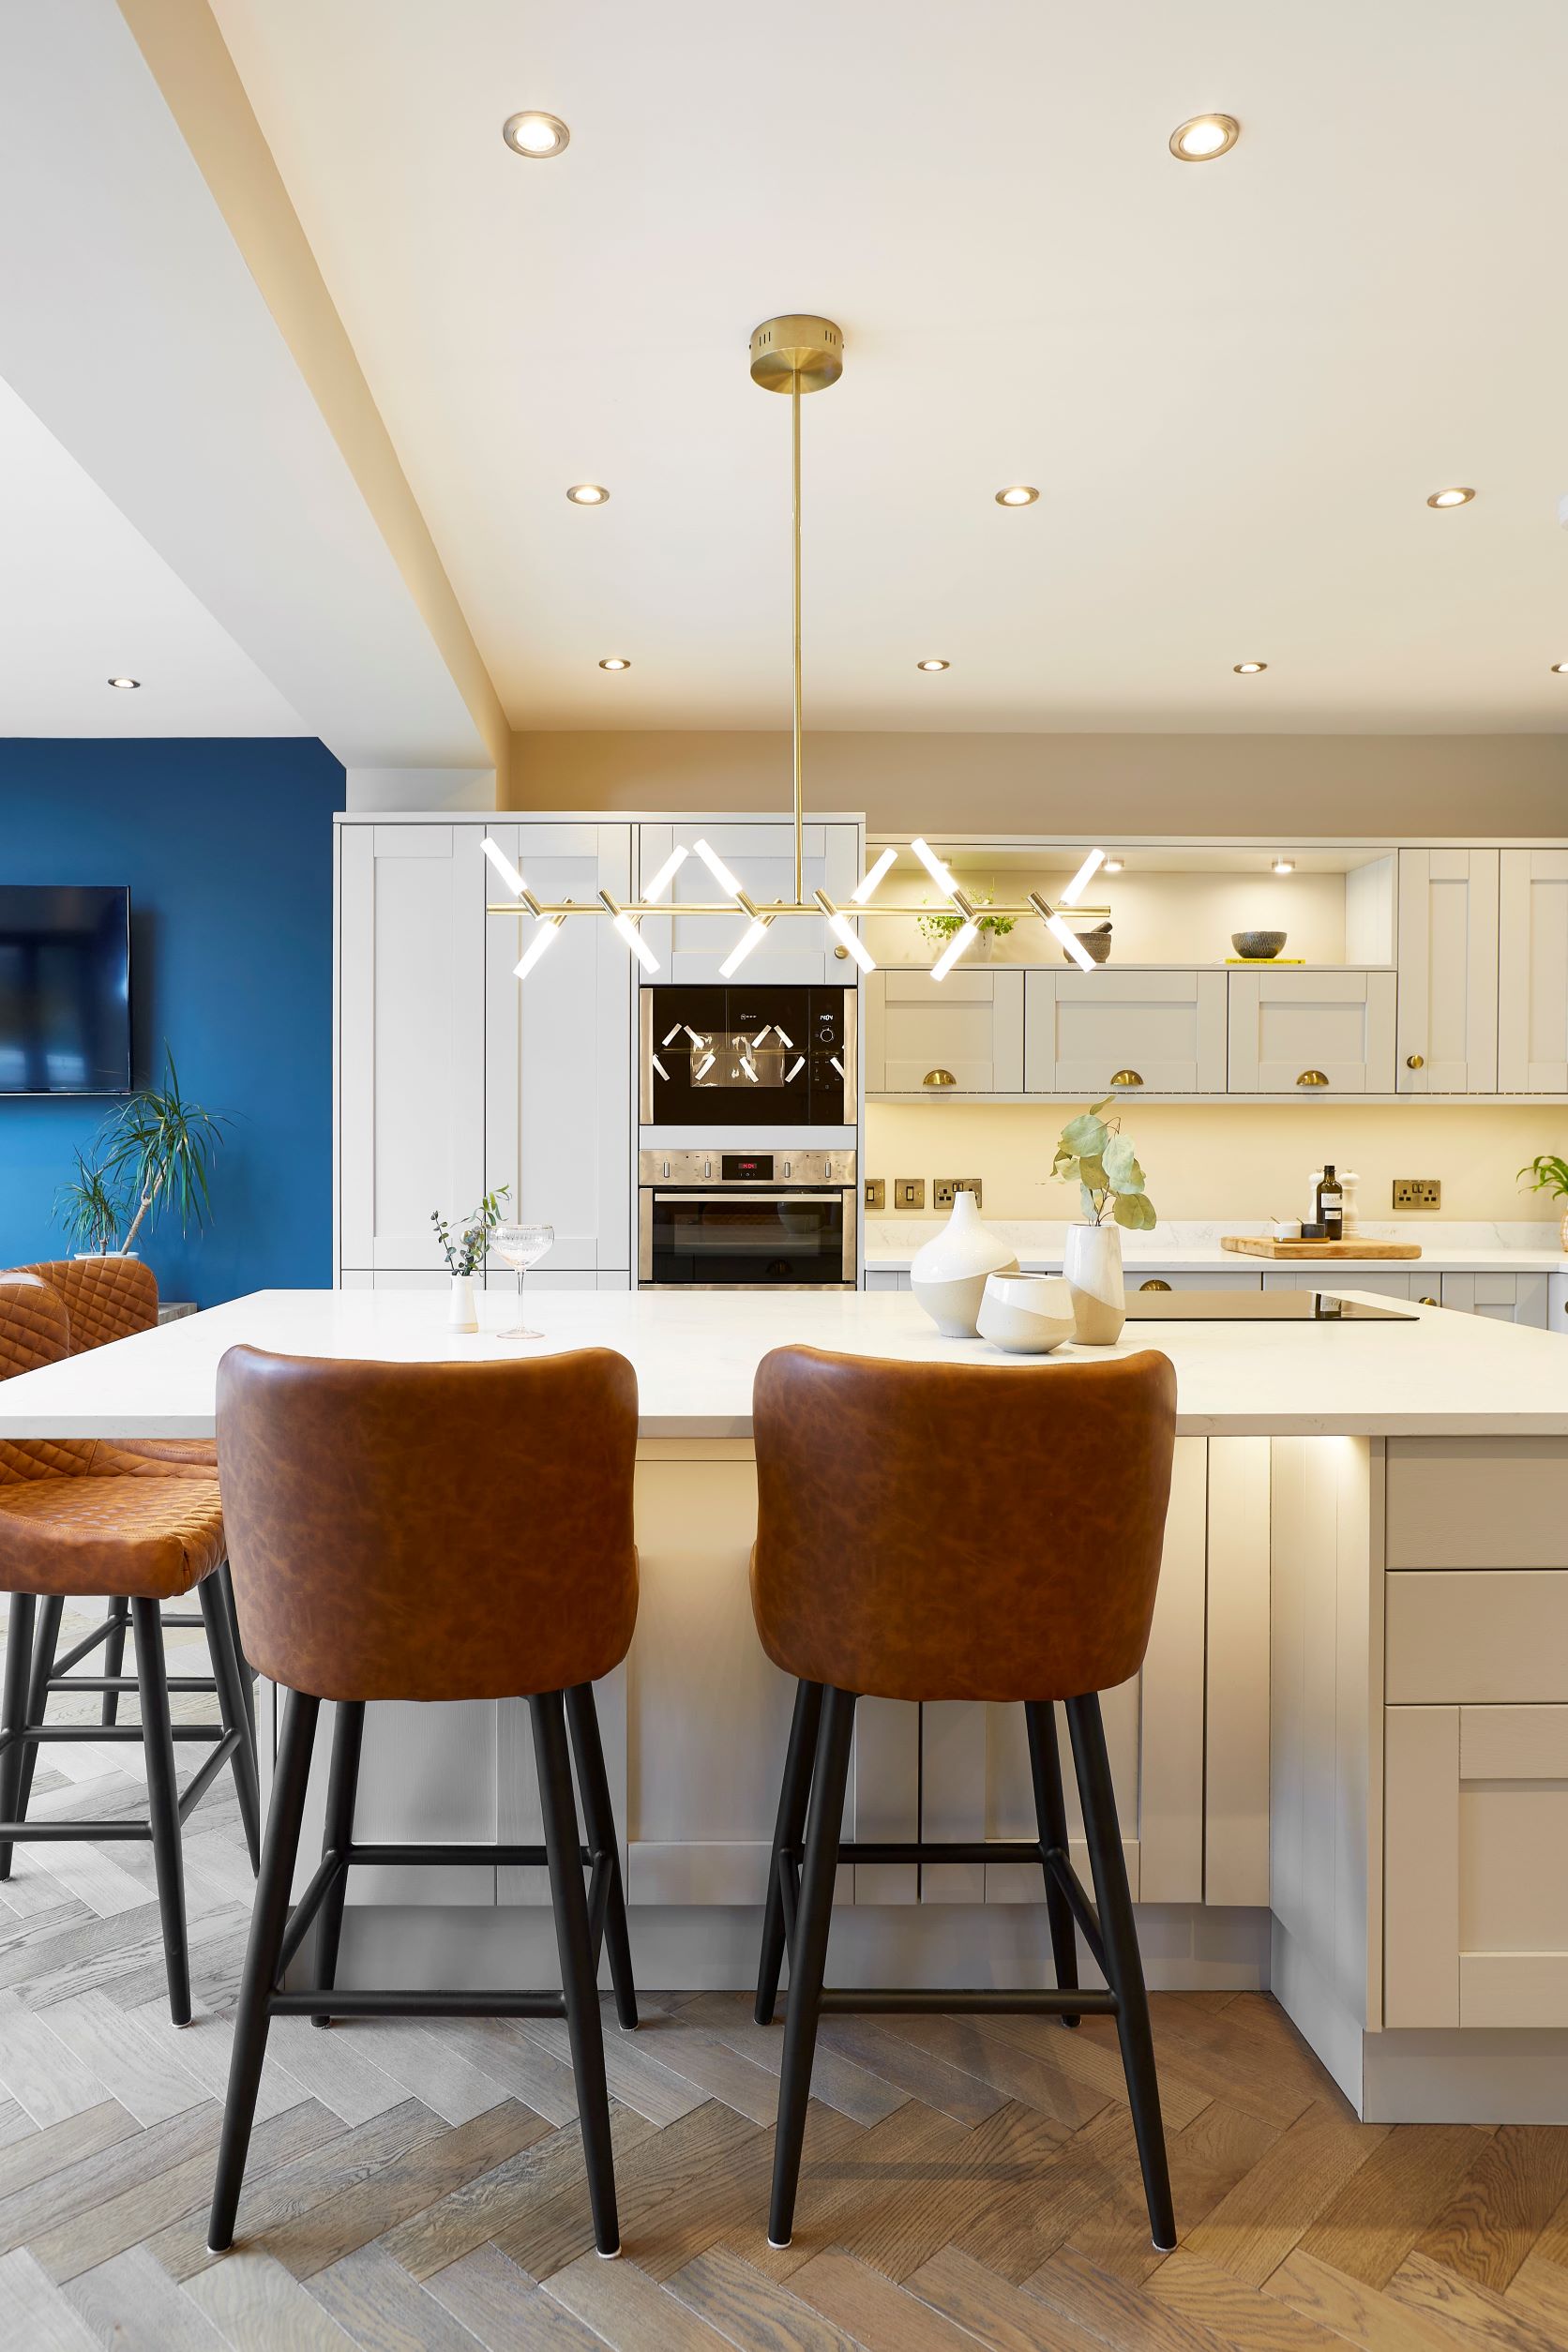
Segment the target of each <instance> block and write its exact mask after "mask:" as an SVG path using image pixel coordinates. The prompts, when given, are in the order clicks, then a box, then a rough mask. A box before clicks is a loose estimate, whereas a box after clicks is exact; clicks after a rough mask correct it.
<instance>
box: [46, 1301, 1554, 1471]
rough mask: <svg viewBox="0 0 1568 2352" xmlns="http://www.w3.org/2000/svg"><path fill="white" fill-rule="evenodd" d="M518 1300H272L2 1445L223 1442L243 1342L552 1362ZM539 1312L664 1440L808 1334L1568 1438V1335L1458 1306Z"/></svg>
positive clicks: (49, 1412)
mask: <svg viewBox="0 0 1568 2352" xmlns="http://www.w3.org/2000/svg"><path fill="white" fill-rule="evenodd" d="M1324 1287H1327V1286H1324ZM1334 1287H1336V1288H1343V1289H1345V1291H1346V1293H1347V1294H1348V1295H1354V1293H1353V1290H1352V1289H1351V1286H1350V1285H1349V1284H1344V1285H1336V1286H1334ZM1372 1304H1381V1305H1387V1304H1388V1302H1387V1300H1381V1301H1376V1300H1375V1301H1373V1302H1372ZM516 1305H517V1302H516V1299H515V1296H514V1295H513V1293H512V1292H511V1290H510V1289H507V1290H505V1291H492V1292H489V1293H487V1294H484V1295H483V1296H481V1298H480V1301H479V1312H480V1316H481V1319H482V1323H483V1325H485V1326H488V1328H481V1330H480V1331H479V1332H478V1333H477V1334H461V1333H453V1332H449V1331H448V1330H447V1329H446V1327H445V1308H446V1302H445V1297H444V1296H443V1295H442V1294H441V1293H440V1292H438V1291H424V1290H350V1291H332V1290H262V1291H257V1292H254V1293H253V1294H252V1295H251V1296H250V1297H249V1298H244V1299H235V1300H234V1301H232V1302H231V1303H230V1304H228V1305H226V1306H219V1307H212V1308H209V1309H208V1310H207V1311H206V1312H205V1313H204V1314H201V1315H193V1316H189V1317H188V1318H187V1319H185V1320H184V1321H181V1322H176V1323H169V1324H166V1325H164V1327H163V1328H162V1329H161V1330H158V1331H150V1332H142V1333H139V1334H137V1335H136V1337H134V1338H132V1339H122V1340H117V1341H116V1342H114V1344H113V1346H111V1347H107V1348H98V1349H93V1350H92V1351H91V1352H89V1353H88V1354H85V1355H81V1356H75V1357H72V1358H70V1359H69V1360H68V1361H67V1362H66V1363H64V1364H49V1365H47V1366H45V1367H44V1368H43V1369H42V1370H40V1371H38V1372H27V1373H23V1374H20V1375H18V1376H17V1377H16V1378H15V1379H13V1380H5V1381H0V1438H45V1437H71V1438H90V1437H115V1436H122V1437H136V1436H140V1437H200V1436H205V1435H210V1434H211V1431H212V1428H213V1425H214V1401H213V1400H214V1395H215V1386H216V1376H217V1370H218V1364H219V1358H220V1357H221V1356H222V1354H223V1351H224V1349H226V1348H230V1347H233V1346H234V1343H235V1342H236V1341H240V1340H246V1341H249V1342H251V1343H252V1344H253V1345H255V1346H257V1347H262V1348H272V1349H279V1350H281V1351H283V1352H286V1353H292V1354H298V1355H314V1356H334V1357H355V1356H360V1357H373V1358H377V1359H380V1360H382V1361H384V1362H400V1363H441V1362H445V1361H459V1362H463V1363H486V1362H494V1361H495V1360H497V1359H500V1358H506V1357H511V1356H515V1355H516V1354H517V1353H518V1352H519V1350H520V1348H522V1347H524V1346H528V1347H530V1348H531V1350H532V1352H535V1353H537V1352H539V1346H540V1343H537V1342H534V1343H527V1342H519V1341H515V1340H510V1341H509V1340H504V1339H501V1338H500V1337H498V1336H496V1335H495V1334H496V1332H497V1328H498V1327H499V1326H500V1325H502V1324H503V1323H505V1321H507V1320H509V1319H511V1318H512V1317H513V1316H514V1315H515V1313H516ZM529 1312H530V1314H531V1315H532V1316H533V1317H534V1319H535V1320H536V1321H537V1322H538V1323H539V1324H540V1325H541V1326H542V1327H543V1329H544V1330H545V1332H546V1334H547V1338H546V1341H545V1342H544V1343H543V1344H544V1349H545V1351H547V1352H548V1351H549V1350H550V1349H565V1348H581V1347H592V1346H599V1347H608V1348H615V1349H619V1350H620V1351H621V1352H622V1353H623V1354H624V1355H626V1356H628V1357H629V1358H630V1360H631V1362H632V1364H634V1365H635V1366H636V1369H637V1377H638V1385H639V1389H640V1392H641V1428H642V1434H643V1435H644V1437H648V1438H661V1437H664V1438H699V1437H706V1438H713V1437H728V1438H744V1437H747V1436H749V1435H750V1429H751V1386H752V1380H753V1376H754V1374H755V1372H756V1368H757V1364H758V1363H759V1361H760V1359H761V1357H762V1356H763V1355H765V1354H766V1353H767V1351H768V1349H770V1348H774V1347H778V1346H781V1345H783V1344H785V1343H786V1342H791V1341H803V1342H807V1343H808V1344H810V1345H811V1346H814V1347H819V1348H827V1349H837V1350H840V1351H843V1352H845V1353H849V1354H860V1355H873V1356H889V1357H896V1358H897V1359H899V1360H900V1361H903V1362H906V1363H923V1364H1002V1363H1015V1364H1016V1363H1033V1364H1035V1366H1036V1368H1037V1369H1038V1371H1039V1373H1040V1377H1041V1378H1042V1379H1046V1380H1048V1379H1049V1377H1050V1374H1051V1372H1052V1370H1053V1369H1054V1368H1055V1367H1056V1366H1057V1365H1058V1364H1070V1363H1075V1362H1079V1363H1081V1362H1083V1361H1085V1360H1093V1361H1096V1362H1103V1361H1104V1359H1105V1358H1106V1356H1107V1355H1108V1354H1111V1353H1116V1354H1122V1355H1127V1354H1132V1353H1134V1352H1135V1351H1136V1350H1137V1349H1142V1348H1159V1349H1163V1351H1164V1352H1165V1353H1166V1354H1167V1355H1168V1356H1169V1357H1170V1358H1171V1360H1172V1362H1173V1363H1174V1364H1175V1365H1176V1371H1177V1380H1178V1410H1179V1415H1180V1426H1181V1427H1182V1429H1183V1430H1184V1431H1186V1432H1189V1433H1191V1434H1193V1435H1214V1434H1218V1435H1234V1436H1266V1435H1271V1434H1274V1435H1294V1436H1303V1435H1314V1436H1316V1435H1322V1436H1327V1435H1334V1434H1342V1435H1349V1436H1367V1437H1380V1436H1408V1437H1440V1436H1443V1437H1449V1436H1487V1435H1497V1436H1502V1435H1512V1436H1527V1437H1568V1345H1564V1343H1563V1341H1562V1340H1560V1339H1559V1338H1558V1337H1556V1336H1555V1335H1554V1334H1551V1333H1548V1332H1543V1331H1534V1330H1524V1329H1520V1328H1519V1327H1517V1326H1516V1325H1514V1324H1512V1323H1501V1322H1495V1321H1492V1320H1491V1319H1488V1318H1485V1317H1481V1316H1471V1315H1456V1314H1453V1313H1449V1312H1445V1311H1444V1310H1443V1309H1441V1308H1438V1307H1429V1308H1421V1309H1416V1308H1412V1309H1411V1310H1410V1312H1411V1314H1412V1315H1414V1316H1415V1317H1416V1318H1417V1319H1416V1320H1414V1321H1412V1322H1408V1323H1407V1322H1380V1323H1364V1324H1353V1323H1352V1324H1347V1325H1339V1326H1334V1325H1332V1324H1321V1323H1319V1324H1310V1323H1307V1324H1294V1325H1292V1324H1283V1323H1282V1324H1247V1323H1234V1322H1227V1323H1207V1324H1204V1323H1196V1324H1195V1323H1146V1324H1139V1325H1138V1326H1129V1329H1128V1332H1127V1334H1125V1335H1124V1337H1123V1342H1122V1343H1121V1344H1120V1345H1119V1347H1118V1348H1117V1349H1079V1348H1077V1347H1072V1346H1069V1347H1066V1348H1063V1349H1060V1350H1059V1351H1058V1352H1057V1353H1056V1354H1055V1355H1054V1356H1047V1357H1042V1358H1037V1359H1035V1358H1022V1357H1004V1356H1003V1355H1002V1354H1001V1353H1000V1351H999V1350H997V1349H994V1348H992V1347H990V1346H988V1344H987V1343H986V1342H984V1341H982V1340H973V1339H972V1340H953V1339H943V1338H942V1337H941V1336H940V1335H939V1334H938V1333H937V1331H936V1329H935V1326H934V1325H933V1324H932V1323H931V1322H930V1321H929V1320H928V1319H927V1317H926V1315H925V1314H924V1313H923V1312H922V1310H921V1308H920V1307H919V1305H918V1304H916V1302H915V1300H914V1299H913V1297H912V1295H911V1294H910V1293H908V1292H907V1291H892V1292H866V1291H796V1292H792V1293H789V1294H787V1295H779V1294H776V1295H773V1296H766V1297H764V1296H761V1295H759V1294H758V1293H756V1292H728V1293H726V1292H716V1291H698V1292H693V1293H690V1294H687V1295H682V1294H679V1293H673V1292H665V1291H643V1292H641V1293H640V1292H637V1291H605V1290H598V1291H593V1290H585V1291H550V1292H547V1291H543V1290H541V1291H537V1292H535V1294H534V1295H533V1296H532V1297H531V1299H530V1301H529Z"/></svg>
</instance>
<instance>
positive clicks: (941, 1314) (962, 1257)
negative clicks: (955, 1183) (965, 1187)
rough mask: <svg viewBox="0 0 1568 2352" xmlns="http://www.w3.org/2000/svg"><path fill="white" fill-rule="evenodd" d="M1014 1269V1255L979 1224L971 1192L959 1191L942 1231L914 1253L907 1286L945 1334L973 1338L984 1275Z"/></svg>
mask: <svg viewBox="0 0 1568 2352" xmlns="http://www.w3.org/2000/svg"><path fill="white" fill-rule="evenodd" d="M1017 1272H1018V1259H1017V1257H1016V1255H1015V1254H1014V1252H1013V1251H1012V1250H1011V1249H1010V1248H1009V1247H1008V1245H1007V1244H1006V1243H1005V1242H1004V1241H1003V1239H1002V1236H1001V1235H1000V1234H999V1233H993V1232H992V1231H991V1229H990V1228H989V1227H988V1226H985V1225H982V1224H981V1222H980V1212H979V1210H978V1209H977V1208H976V1207H975V1205H974V1195H973V1194H972V1192H961V1193H959V1194H958V1195H957V1198H956V1199H955V1200H954V1202H953V1214H952V1215H951V1216H950V1217H949V1218H948V1220H947V1223H946V1224H945V1225H944V1226H943V1227H942V1231H941V1232H940V1233H939V1234H937V1235H936V1237H935V1239H934V1240H932V1241H929V1242H927V1244H926V1246H925V1248H924V1249H921V1250H917V1251H916V1253H915V1257H914V1263H913V1264H912V1266H911V1268H910V1289H912V1291H913V1292H914V1295H915V1297H916V1298H917V1299H918V1300H919V1301H920V1304H921V1305H922V1306H923V1307H924V1308H925V1310H926V1312H927V1315H928V1316H929V1317H930V1319H931V1320H932V1322H933V1323H935V1325H936V1327H937V1329H938V1331H940V1332H941V1333H942V1334H943V1335H944V1336H945V1337H946V1338H948V1339H972V1338H973V1337H974V1335H975V1333H976V1330H977V1328H978V1324H979V1317H980V1302H981V1300H982V1299H983V1298H984V1297H985V1295H986V1277H987V1275H988V1274H1017Z"/></svg>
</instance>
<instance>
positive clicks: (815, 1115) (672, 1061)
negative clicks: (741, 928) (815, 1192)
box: [641, 982, 858, 1130]
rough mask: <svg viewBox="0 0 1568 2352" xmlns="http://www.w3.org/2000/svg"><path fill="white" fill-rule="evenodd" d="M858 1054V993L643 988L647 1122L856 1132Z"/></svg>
mask: <svg viewBox="0 0 1568 2352" xmlns="http://www.w3.org/2000/svg"><path fill="white" fill-rule="evenodd" d="M855 1051H856V1046H855V992H854V990H853V988H789V987H781V986H778V985H776V984H774V983H771V982H762V983H760V984H758V985H756V986H754V987H751V988H743V987H741V986H740V985H739V984H738V983H737V984H736V985H734V986H733V987H731V988H719V987H713V988H703V987H692V988H681V987H679V986H674V987H665V988H644V989H642V990H641V1120H642V1124H643V1125H644V1126H645V1127H649V1126H684V1127H691V1126H699V1127H701V1128H702V1129H704V1130H707V1129H711V1128H716V1127H780V1128H782V1127H852V1126H853V1125H854V1123H855V1120H856V1116H857V1108H858V1106H857V1099H856V1096H857V1090H856V1085H855V1066H856V1063H855Z"/></svg>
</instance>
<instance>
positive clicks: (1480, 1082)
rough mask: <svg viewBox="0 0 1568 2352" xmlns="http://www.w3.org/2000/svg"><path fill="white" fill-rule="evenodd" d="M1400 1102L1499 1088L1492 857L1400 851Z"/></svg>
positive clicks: (1494, 867) (1494, 865) (1494, 863)
mask: <svg viewBox="0 0 1568 2352" xmlns="http://www.w3.org/2000/svg"><path fill="white" fill-rule="evenodd" d="M1398 962H1399V1023H1398V1044H1397V1054H1398V1069H1397V1072H1396V1083H1397V1086H1398V1091H1399V1092H1400V1093H1402V1094H1490V1093H1495V1092H1496V1091H1497V1083H1498V852H1497V851H1496V850H1401V851H1400V852H1399V952H1398Z"/></svg>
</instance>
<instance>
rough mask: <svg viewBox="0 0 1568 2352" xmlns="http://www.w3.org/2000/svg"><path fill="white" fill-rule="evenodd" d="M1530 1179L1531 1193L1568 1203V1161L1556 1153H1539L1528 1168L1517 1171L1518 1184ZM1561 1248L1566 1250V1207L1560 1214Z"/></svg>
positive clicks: (1567, 1245)
mask: <svg viewBox="0 0 1568 2352" xmlns="http://www.w3.org/2000/svg"><path fill="white" fill-rule="evenodd" d="M1527 1176H1528V1177H1529V1178H1530V1191H1531V1192H1544V1193H1545V1194H1546V1195H1547V1197H1548V1198H1549V1199H1553V1200H1560V1201H1563V1202H1568V1160H1565V1159H1563V1158H1562V1157H1561V1156H1560V1153H1556V1152H1539V1153H1537V1154H1536V1156H1535V1157H1534V1159H1532V1160H1531V1161H1530V1164H1529V1166H1528V1167H1526V1168H1520V1170H1519V1182H1520V1183H1521V1184H1523V1182H1524V1180H1525V1178H1526V1177H1527ZM1560 1234H1561V1240H1562V1246H1563V1248H1564V1249H1568V1207H1565V1208H1564V1209H1563V1212H1562V1223H1561V1226H1560Z"/></svg>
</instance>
